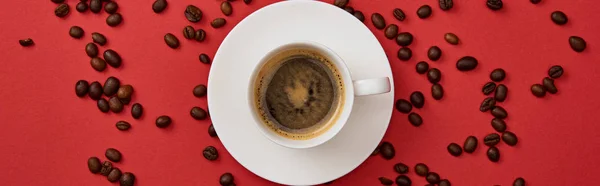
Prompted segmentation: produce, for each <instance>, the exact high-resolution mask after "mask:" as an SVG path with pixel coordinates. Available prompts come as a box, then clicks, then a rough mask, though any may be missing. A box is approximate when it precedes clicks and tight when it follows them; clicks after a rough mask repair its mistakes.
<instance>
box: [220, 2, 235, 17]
mask: <svg viewBox="0 0 600 186" xmlns="http://www.w3.org/2000/svg"><path fill="white" fill-rule="evenodd" d="M221 12H223V14H224V15H226V16H229V15H231V13H233V7H231V3H229V1H223V2H222V3H221Z"/></svg>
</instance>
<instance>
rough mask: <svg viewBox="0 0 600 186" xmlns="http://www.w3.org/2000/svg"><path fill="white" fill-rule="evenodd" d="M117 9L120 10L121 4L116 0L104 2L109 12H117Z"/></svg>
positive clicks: (106, 10) (105, 9) (105, 8)
mask: <svg viewBox="0 0 600 186" xmlns="http://www.w3.org/2000/svg"><path fill="white" fill-rule="evenodd" d="M117 10H119V4H117V3H116V2H114V1H109V2H108V3H106V4H104V11H105V12H106V13H108V14H114V13H117Z"/></svg>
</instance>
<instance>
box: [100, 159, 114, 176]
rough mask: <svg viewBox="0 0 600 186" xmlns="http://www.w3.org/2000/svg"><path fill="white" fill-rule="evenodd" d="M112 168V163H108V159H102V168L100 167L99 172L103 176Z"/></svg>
mask: <svg viewBox="0 0 600 186" xmlns="http://www.w3.org/2000/svg"><path fill="white" fill-rule="evenodd" d="M112 169H113V167H112V163H110V162H109V161H104V162H102V169H100V174H102V175H103V176H108V174H110V171H111V170H112Z"/></svg>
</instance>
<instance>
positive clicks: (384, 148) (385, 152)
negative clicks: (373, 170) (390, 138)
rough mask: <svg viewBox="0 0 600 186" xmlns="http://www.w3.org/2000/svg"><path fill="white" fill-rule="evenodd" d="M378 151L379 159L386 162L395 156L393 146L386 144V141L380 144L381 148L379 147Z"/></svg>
mask: <svg viewBox="0 0 600 186" xmlns="http://www.w3.org/2000/svg"><path fill="white" fill-rule="evenodd" d="M379 151H380V154H381V157H383V158H384V159H386V160H391V159H392V158H394V156H396V150H394V146H393V145H392V144H391V143H389V142H386V141H384V142H383V143H381V146H380V147H379Z"/></svg>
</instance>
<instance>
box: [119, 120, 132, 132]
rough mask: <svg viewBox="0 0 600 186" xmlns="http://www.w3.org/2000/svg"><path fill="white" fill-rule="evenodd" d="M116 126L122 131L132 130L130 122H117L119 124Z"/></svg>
mask: <svg viewBox="0 0 600 186" xmlns="http://www.w3.org/2000/svg"><path fill="white" fill-rule="evenodd" d="M115 126H116V127H117V129H119V130H120V131H127V130H129V128H131V124H129V122H126V121H117V124H115Z"/></svg>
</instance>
